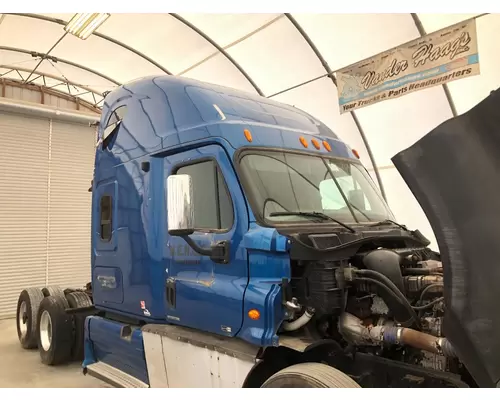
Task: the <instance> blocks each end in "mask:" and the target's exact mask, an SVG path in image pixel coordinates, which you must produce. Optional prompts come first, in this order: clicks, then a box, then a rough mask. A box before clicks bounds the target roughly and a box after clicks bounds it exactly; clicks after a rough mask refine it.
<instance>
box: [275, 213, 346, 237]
mask: <svg viewBox="0 0 500 400" xmlns="http://www.w3.org/2000/svg"><path fill="white" fill-rule="evenodd" d="M287 215H301V216H303V217H314V218H319V219H322V220H329V221H333V222H336V223H337V224H339V225H341V226H343V227H344V228H346V229H348V230H350V231H351V232H352V233H356V231H355V230H354V229H353V228H351V227H350V226H349V225H346V224H344V223H343V222H340V221H339V220H336V219H335V218H332V217H330V216H329V215H326V214H324V213H321V212H317V211H310V212H308V211H278V212H272V213H270V214H269V216H270V217H281V216H287Z"/></svg>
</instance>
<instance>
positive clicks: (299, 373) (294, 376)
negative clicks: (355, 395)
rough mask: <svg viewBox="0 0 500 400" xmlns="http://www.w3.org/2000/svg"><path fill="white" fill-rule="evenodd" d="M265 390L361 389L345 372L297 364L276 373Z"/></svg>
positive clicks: (265, 383)
mask: <svg viewBox="0 0 500 400" xmlns="http://www.w3.org/2000/svg"><path fill="white" fill-rule="evenodd" d="M262 387H263V388H360V387H361V386H359V385H358V384H357V383H356V382H355V381H354V380H352V379H351V378H350V377H349V376H347V375H346V374H344V373H343V372H341V371H339V370H338V369H335V368H333V367H330V366H329V365H325V364H320V363H304V364H296V365H292V366H291V367H288V368H285V369H282V370H281V371H279V372H277V373H275V374H274V375H273V376H271V377H270V378H269V379H268V380H267V381H265V382H264V384H263V385H262Z"/></svg>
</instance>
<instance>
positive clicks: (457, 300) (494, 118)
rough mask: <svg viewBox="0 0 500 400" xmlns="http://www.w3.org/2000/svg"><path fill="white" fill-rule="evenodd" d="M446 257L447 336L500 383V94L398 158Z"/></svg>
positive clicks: (487, 382)
mask: <svg viewBox="0 0 500 400" xmlns="http://www.w3.org/2000/svg"><path fill="white" fill-rule="evenodd" d="M392 161H393V163H394V165H395V166H396V168H397V169H398V171H399V172H400V174H401V176H402V177H403V179H404V180H405V181H406V183H407V185H408V186H409V187H410V189H411V191H412V192H413V194H414V195H415V197H416V199H417V200H418V202H419V203H420V205H421V206H422V208H423V210H424V212H425V214H426V215H427V218H428V219H429V222H430V224H431V226H432V228H433V230H434V233H435V235H436V239H437V241H438V244H439V249H440V252H441V257H442V262H443V269H444V284H445V303H446V307H447V311H446V317H445V321H444V333H445V335H446V336H447V337H448V339H449V340H450V341H451V342H452V344H453V345H454V347H455V349H456V351H457V353H458V355H459V357H460V359H461V360H462V361H463V363H464V364H465V365H466V367H467V369H468V370H469V372H470V373H471V375H472V377H473V378H474V380H475V381H476V383H477V384H478V385H479V386H481V387H495V386H498V383H499V380H500V93H499V92H498V91H496V92H493V93H492V94H491V95H490V96H488V97H487V98H486V99H485V100H483V101H482V102H481V103H479V104H478V105H476V106H475V107H474V108H472V109H471V110H470V111H468V112H467V113H465V114H463V115H461V116H458V117H456V118H452V119H450V120H448V121H446V122H444V123H443V124H441V125H440V126H438V127H437V128H436V129H434V130H433V131H431V132H430V133H429V134H427V135H426V136H424V137H423V138H422V139H421V140H419V141H418V142H416V143H415V144H414V145H413V146H411V147H409V148H408V149H406V150H404V151H402V152H400V153H398V154H397V155H396V156H394V157H393V159H392Z"/></svg>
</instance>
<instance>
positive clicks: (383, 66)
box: [336, 19, 479, 114]
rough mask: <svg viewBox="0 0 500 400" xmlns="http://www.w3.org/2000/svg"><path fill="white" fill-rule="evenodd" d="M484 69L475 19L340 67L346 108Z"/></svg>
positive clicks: (343, 109)
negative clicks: (480, 62)
mask: <svg viewBox="0 0 500 400" xmlns="http://www.w3.org/2000/svg"><path fill="white" fill-rule="evenodd" d="M478 74H479V54H478V49H477V33H476V20H475V19H471V20H467V21H464V22H461V23H459V24H456V25H453V26H450V27H448V28H444V29H441V30H440V31H437V32H433V33H431V34H429V35H426V36H423V37H421V38H418V39H415V40H413V41H411V42H408V43H406V44H404V45H401V46H399V47H396V48H394V49H392V50H388V51H386V52H384V53H381V54H378V55H376V56H374V57H371V58H368V59H366V60H363V61H360V62H358V63H356V64H353V65H350V66H349V67H346V68H343V69H341V70H339V71H337V72H336V75H337V90H338V93H339V105H340V113H341V114H343V113H346V112H349V111H354V110H356V109H358V108H362V107H366V106H368V105H371V104H375V103H378V102H381V101H384V100H390V99H395V98H397V97H400V96H404V95H407V94H410V93H413V92H415V91H417V90H422V89H426V88H430V87H433V86H437V85H442V84H444V83H448V82H452V81H455V80H457V79H462V78H467V77H469V76H474V75H478Z"/></svg>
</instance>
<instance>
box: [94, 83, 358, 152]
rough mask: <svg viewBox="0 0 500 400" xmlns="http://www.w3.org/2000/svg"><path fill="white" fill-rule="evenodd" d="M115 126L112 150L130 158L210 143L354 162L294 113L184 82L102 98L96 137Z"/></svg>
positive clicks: (316, 124)
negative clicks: (320, 153) (329, 155)
mask: <svg viewBox="0 0 500 400" xmlns="http://www.w3.org/2000/svg"><path fill="white" fill-rule="evenodd" d="M117 120H120V121H121V125H120V128H119V131H118V132H117V135H116V136H117V137H116V139H113V140H114V141H115V142H114V143H113V146H112V147H113V148H119V149H120V152H121V153H122V152H126V153H127V154H128V155H129V157H130V158H137V157H140V156H143V155H145V154H154V153H155V152H160V151H165V150H169V149H172V148H175V147H177V146H181V145H183V144H186V143H188V142H193V141H202V140H206V139H215V138H217V139H218V140H222V141H225V142H227V143H229V144H230V145H231V146H232V147H233V148H235V149H237V148H240V147H242V146H248V145H252V146H261V147H274V148H290V149H297V150H303V151H311V152H318V151H323V152H328V151H327V150H326V149H327V148H328V147H330V148H331V149H332V150H330V151H331V152H333V153H335V154H332V155H336V156H342V157H348V158H354V156H353V155H352V152H351V150H350V148H349V147H348V146H346V145H345V144H344V143H343V142H341V141H340V140H339V139H338V137H337V135H335V133H334V132H333V131H332V130H331V129H330V128H328V127H327V126H326V125H324V124H323V123H322V122H321V121H319V120H318V119H316V118H314V117H313V116H311V115H309V114H308V113H306V112H304V111H302V110H300V109H297V108H295V107H293V106H289V105H285V104H282V103H279V102H276V101H274V100H270V99H267V98H265V97H261V96H258V95H254V94H251V93H247V92H243V91H239V90H235V89H232V88H227V87H223V86H219V85H214V84H209V83H205V82H200V81H196V80H193V79H188V78H181V77H173V76H168V75H162V76H152V77H146V78H141V79H137V80H135V81H132V82H129V83H127V84H124V85H122V86H120V87H118V88H117V89H115V90H113V91H112V92H110V93H109V94H108V95H107V96H106V98H105V101H104V104H103V111H102V117H101V121H100V127H99V137H100V138H102V137H103V136H102V135H103V132H104V131H105V130H106V128H107V127H108V126H110V125H111V126H113V124H116V121H117ZM245 130H247V131H249V132H250V134H251V141H249V140H248V134H247V135H246V136H245V135H244V131H245ZM301 137H303V138H304V139H305V140H304V139H301ZM314 138H315V139H316V140H317V142H318V143H319V144H320V149H318V148H316V147H315V143H312V139H314ZM304 141H305V142H306V144H307V146H304V144H303V143H304ZM324 142H328V144H329V145H330V146H328V145H325V144H324ZM130 152H132V153H133V154H130ZM127 158H128V157H127ZM123 161H126V160H123Z"/></svg>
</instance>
